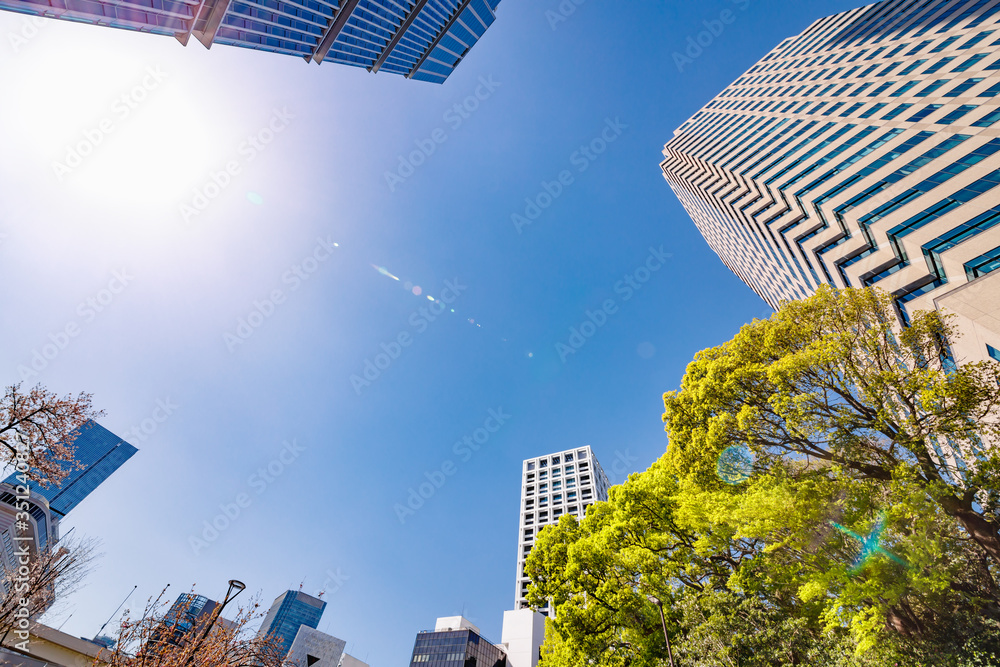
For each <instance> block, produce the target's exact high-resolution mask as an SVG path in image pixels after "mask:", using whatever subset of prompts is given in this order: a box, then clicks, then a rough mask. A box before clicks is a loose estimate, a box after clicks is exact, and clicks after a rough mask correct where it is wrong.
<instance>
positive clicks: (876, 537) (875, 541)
mask: <svg viewBox="0 0 1000 667" xmlns="http://www.w3.org/2000/svg"><path fill="white" fill-rule="evenodd" d="M830 525H831V526H833V527H834V528H836V529H837V530H839V531H840V532H842V533H843V534H844V535H847V536H848V537H853V538H854V539H856V540H857V541H858V542H860V543H861V553H859V554H858V557H857V558H856V559H855V560H854V566H853V567H852V568H851V574H858V573H859V572H861V570H862V569H864V567H865V564H866V563H868V561H870V560H871V559H872V558H874V557H875V555H876V554H882V555H883V556H885V557H886V558H888V559H889V560H891V561H894V562H896V563H899V564H900V565H902V566H903V567H909V563H907V562H906V561H905V560H903V559H902V558H900V557H899V556H896V555H895V554H893V553H890V552H888V551H886V550H885V549H883V548H882V546H881V543H882V531H883V530H884V529H885V516H884V515H880V516H879V518H878V521H877V522H876V523H875V527H874V528H872V532H870V533H869V534H868V536H867V537H864V536H861V535H858V534H857V533H855V532H854V531H852V530H849V529H847V528H845V527H844V526H841V525H840V524H839V523H837V522H836V521H831V522H830Z"/></svg>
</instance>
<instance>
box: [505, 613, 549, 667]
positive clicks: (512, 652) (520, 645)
mask: <svg viewBox="0 0 1000 667" xmlns="http://www.w3.org/2000/svg"><path fill="white" fill-rule="evenodd" d="M545 618H546V616H545V614H541V613H539V612H537V611H535V610H534V609H511V610H509V611H505V612H504V613H503V633H502V634H501V635H500V644H502V645H503V647H504V650H505V651H506V652H507V664H508V665H509V666H510V667H537V665H538V659H539V657H540V655H541V648H542V643H543V642H544V641H545Z"/></svg>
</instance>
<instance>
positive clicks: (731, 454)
mask: <svg viewBox="0 0 1000 667" xmlns="http://www.w3.org/2000/svg"><path fill="white" fill-rule="evenodd" d="M753 461H754V456H753V452H751V451H750V448H749V447H747V446H746V445H733V446H731V447H726V448H725V449H723V450H722V453H721V454H719V460H718V462H717V463H716V464H715V474H717V475H718V476H719V479H721V480H722V481H723V482H725V483H726V484H734V485H735V484H742V483H743V482H745V481H747V480H748V479H750V476H751V475H752V474H753Z"/></svg>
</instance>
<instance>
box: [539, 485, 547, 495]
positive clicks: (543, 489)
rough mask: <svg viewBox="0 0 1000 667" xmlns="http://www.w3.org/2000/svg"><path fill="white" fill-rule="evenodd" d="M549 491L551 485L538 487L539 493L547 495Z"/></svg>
mask: <svg viewBox="0 0 1000 667" xmlns="http://www.w3.org/2000/svg"><path fill="white" fill-rule="evenodd" d="M548 490H549V485H548V484H539V485H538V492H539V493H545V492H547V491H548Z"/></svg>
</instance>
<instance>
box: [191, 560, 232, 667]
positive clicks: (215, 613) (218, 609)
mask: <svg viewBox="0 0 1000 667" xmlns="http://www.w3.org/2000/svg"><path fill="white" fill-rule="evenodd" d="M246 587H247V585H246V584H244V583H243V582H242V581H238V580H236V579H230V580H229V590H228V591H226V598H225V599H224V600H223V601H222V604H220V605H219V606H218V607H216V608H215V609H214V610H213V611H212V617H211V618H210V619H208V622H207V623H206V624H205V629H204V630H202V631H201V636H200V637H198V639H197V640H196V641H195V643H194V644H193V645H192V646H191V654H190V655H188V657H187V660H185V661H184V667H187V666H188V665H190V664H191V662H192V661H193V660H194V656H195V654H196V653H197V652H198V649H199V648H200V647H201V644H202V642H204V641H205V637H207V636H208V633H209V632H211V631H212V626H214V625H215V622H216V621H217V620H219V616H221V615H222V610H223V609H225V608H226V605H227V604H229V603H230V602H231V601H232V600H233V599H234V598H235V597H236V596H237V595H239V594H240V593H242V592H243V589H244V588H246ZM233 591H236V592H235V593H234V592H233Z"/></svg>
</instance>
